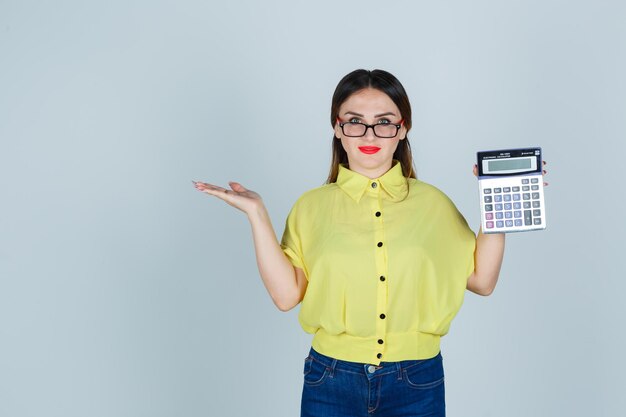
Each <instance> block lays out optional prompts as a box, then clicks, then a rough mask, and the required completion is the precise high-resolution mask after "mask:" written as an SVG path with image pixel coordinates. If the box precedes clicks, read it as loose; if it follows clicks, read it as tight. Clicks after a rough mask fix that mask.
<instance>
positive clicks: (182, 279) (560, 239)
mask: <svg viewBox="0 0 626 417" xmlns="http://www.w3.org/2000/svg"><path fill="white" fill-rule="evenodd" d="M625 41H626V6H625V5H624V3H623V2H620V1H565V0H563V1H555V0H542V1H539V0H537V1H496V0H491V1H486V0H483V1H480V0H478V1H471V2H470V1H394V2H386V3H385V2H373V1H337V2H324V1H317V2H304V1H286V0H285V1H263V2H253V1H245V2H244V1H242V2H234V1H233V2H211V1H158V2H155V1H123V2H122V1H115V2H113V1H107V2H104V1H103V2H80V1H55V2H48V1H41V2H29V1H0V140H1V148H0V191H1V193H2V195H1V197H0V198H1V200H0V201H1V206H0V214H1V215H0V415H1V416H3V417H4V416H7V417H9V416H11V417H12V416H20V417H26V416H47V417H52V416H64V417H69V416H81V417H82V416H90V417H96V416H103V417H104V416H107V417H109V416H132V417H137V416H151V417H152V416H207V415H212V416H252V415H254V416H296V415H298V412H299V404H300V393H301V389H302V366H303V360H304V358H305V356H306V355H307V353H308V349H309V347H310V342H311V335H308V334H306V333H304V332H303V331H302V330H301V329H300V327H299V324H298V322H297V313H298V311H299V307H297V308H295V309H294V310H292V311H290V312H288V313H281V312H280V311H278V310H277V309H276V308H275V307H274V305H273V304H272V302H271V300H270V298H269V296H268V294H267V293H266V290H265V288H264V286H263V284H262V282H261V280H260V278H259V276H258V273H257V270H256V264H255V260H254V252H253V247H252V241H251V238H250V229H249V225H248V223H247V220H246V218H245V216H244V215H243V214H242V213H241V212H238V211H237V210H235V209H233V208H232V207H230V206H228V205H226V204H224V203H222V202H221V201H218V200H216V199H213V198H211V197H209V196H206V195H203V194H200V193H198V192H197V191H195V190H194V188H193V186H192V184H191V182H190V180H192V179H194V180H204V181H207V182H213V183H217V184H221V185H225V184H226V182H227V181H228V180H238V181H240V182H241V183H243V184H244V185H245V186H248V187H249V188H251V189H253V190H256V191H258V192H259V193H261V195H262V196H263V198H264V201H265V203H266V205H267V207H268V209H269V211H270V213H271V215H272V219H273V224H274V227H275V229H276V231H277V233H278V235H279V236H280V235H281V234H282V231H283V226H284V219H285V218H286V215H287V213H288V211H289V209H290V208H291V205H292V204H293V202H294V201H295V200H296V199H297V198H298V196H299V195H300V194H302V193H303V192H304V191H306V190H308V189H310V188H313V187H316V186H318V185H321V184H322V183H323V181H324V179H325V178H326V175H327V170H328V166H329V156H330V142H331V137H332V131H331V128H330V123H329V116H328V114H329V109H330V98H331V94H332V91H333V89H334V87H335V85H336V84H337V82H338V81H339V79H340V78H341V77H342V76H343V75H344V74H346V73H347V72H349V71H351V70H353V69H356V68H361V67H363V68H368V69H373V68H383V69H386V70H388V71H391V72H392V73H394V74H395V75H396V76H397V77H398V78H399V79H400V80H401V81H402V82H403V84H404V85H405V87H406V89H407V91H408V93H409V95H410V97H411V100H412V105H413V109H414V128H413V130H412V131H411V132H410V134H409V137H410V138H411V140H412V144H413V147H414V151H415V162H416V165H417V168H418V175H419V177H420V178H421V179H423V180H424V181H427V182H430V183H432V184H434V185H436V186H438V187H439V188H441V189H442V190H443V191H444V192H446V193H447V194H448V195H449V196H450V197H451V198H452V199H453V200H454V201H455V202H456V203H457V205H458V207H459V209H460V210H461V211H462V212H463V213H464V215H465V216H466V217H467V219H468V221H469V222H470V224H471V225H472V226H473V227H474V228H477V227H478V222H479V218H478V198H477V186H476V180H475V178H474V177H473V176H472V174H471V167H472V164H473V162H474V157H475V156H474V155H475V152H476V151H477V150H484V149H494V148H505V147H520V146H532V145H540V146H542V147H543V149H544V154H545V158H546V159H547V160H548V163H549V165H548V169H549V174H548V176H547V178H546V180H547V181H549V182H550V184H551V185H550V187H548V189H547V195H546V202H547V206H548V223H549V228H548V230H546V231H544V232H537V233H526V234H518V235H512V236H509V237H508V238H507V251H506V256H505V262H504V266H503V269H502V274H501V277H500V282H499V284H498V287H497V289H496V291H495V293H494V294H493V295H492V296H491V297H488V298H482V297H478V296H475V295H473V294H469V293H468V295H467V297H466V301H465V304H464V306H463V308H462V310H461V312H460V314H459V315H458V316H457V318H456V320H455V322H454V323H453V325H452V328H451V332H450V334H449V335H448V336H446V337H445V338H444V340H443V354H444V361H445V365H446V372H447V385H446V389H447V404H448V413H449V415H450V416H468V417H470V416H477V417H478V416H480V417H484V416H509V417H514V416H524V417H527V416H565V415H567V416H622V415H625V413H626V399H625V396H624V395H623V389H624V386H626V377H625V376H624V375H625V371H626V366H625V361H624V359H623V350H624V348H626V343H625V338H624V334H623V331H624V324H623V321H622V318H623V317H625V316H626V314H625V313H626V308H625V307H624V304H623V303H622V302H620V300H621V299H622V298H623V295H622V293H623V292H624V290H626V284H624V272H623V267H620V266H619V265H621V264H622V262H623V260H622V261H620V257H623V256H624V255H623V253H624V244H623V239H624V236H625V232H626V230H625V222H624V217H623V212H624V202H625V200H624V197H623V190H624V186H623V179H624V173H623V166H624V164H623V161H624V151H625V150H626V149H625V145H624V141H625V138H626V123H625V116H626V82H625V81H624V74H626V48H625Z"/></svg>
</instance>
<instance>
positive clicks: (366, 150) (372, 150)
mask: <svg viewBox="0 0 626 417" xmlns="http://www.w3.org/2000/svg"><path fill="white" fill-rule="evenodd" d="M359 150H360V151H361V152H363V153H366V154H368V155H371V154H374V153H376V152H378V151H380V148H379V147H378V146H359Z"/></svg>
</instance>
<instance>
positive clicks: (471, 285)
mask: <svg viewBox="0 0 626 417" xmlns="http://www.w3.org/2000/svg"><path fill="white" fill-rule="evenodd" d="M504 236H505V234H504V233H494V234H488V235H486V234H484V233H483V231H482V228H481V229H480V230H479V232H478V236H477V237H476V250H475V251H474V272H472V275H470V277H469V278H468V280H467V289H468V290H470V291H471V292H473V293H476V294H479V295H490V294H491V293H492V292H493V290H494V289H495V288H496V283H497V282H498V276H499V275H500V267H501V266H502V258H503V257H504Z"/></svg>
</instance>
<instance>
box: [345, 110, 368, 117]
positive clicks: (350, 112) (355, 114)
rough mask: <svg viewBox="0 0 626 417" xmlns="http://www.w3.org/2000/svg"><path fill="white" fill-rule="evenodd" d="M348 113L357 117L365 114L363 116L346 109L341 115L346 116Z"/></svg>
mask: <svg viewBox="0 0 626 417" xmlns="http://www.w3.org/2000/svg"><path fill="white" fill-rule="evenodd" d="M348 114H352V115H354V116H358V117H365V116H363V115H362V114H359V113H355V112H353V111H347V112H345V113H344V114H343V115H344V116H346V115H348Z"/></svg>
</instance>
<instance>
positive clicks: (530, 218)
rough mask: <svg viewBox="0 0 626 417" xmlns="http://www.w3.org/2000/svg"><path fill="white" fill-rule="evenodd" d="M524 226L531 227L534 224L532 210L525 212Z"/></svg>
mask: <svg viewBox="0 0 626 417" xmlns="http://www.w3.org/2000/svg"><path fill="white" fill-rule="evenodd" d="M524 224H525V225H526V226H530V225H532V224H533V216H532V211H530V210H524Z"/></svg>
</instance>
